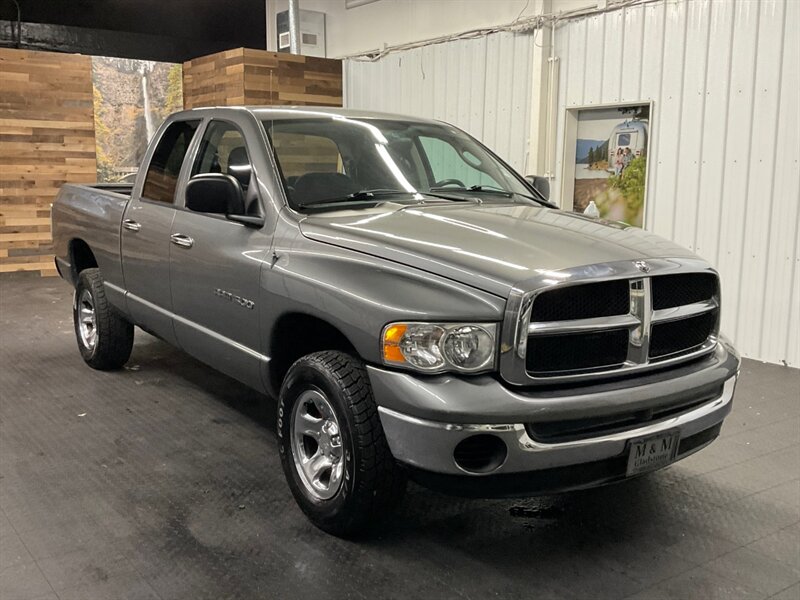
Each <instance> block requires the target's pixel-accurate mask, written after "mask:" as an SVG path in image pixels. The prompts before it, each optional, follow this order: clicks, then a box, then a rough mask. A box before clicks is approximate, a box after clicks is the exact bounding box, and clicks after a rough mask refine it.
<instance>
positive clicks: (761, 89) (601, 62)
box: [345, 0, 800, 366]
mask: <svg viewBox="0 0 800 600" xmlns="http://www.w3.org/2000/svg"><path fill="white" fill-rule="evenodd" d="M798 23H800V2H797V1H795V0H760V1H759V0H738V1H736V2H734V1H727V0H724V1H723V0H719V1H712V0H691V1H686V0H669V1H665V2H660V3H651V4H646V5H641V6H636V7H632V8H628V9H625V10H620V11H615V12H610V13H607V14H605V15H598V16H593V17H589V18H584V19H580V20H576V21H572V22H569V23H566V24H563V25H562V26H560V27H559V28H558V30H557V32H556V54H557V56H558V57H559V59H560V77H559V103H558V104H559V109H558V122H559V127H558V134H557V136H556V137H557V140H558V142H557V149H556V157H557V164H556V169H555V171H556V173H557V174H560V173H561V171H562V168H563V164H562V161H563V157H564V148H563V139H564V123H565V115H566V111H567V110H568V109H570V108H575V107H579V106H593V105H599V104H610V103H618V102H639V101H650V100H652V101H653V113H652V115H651V123H652V128H651V133H652V137H651V142H650V174H649V180H648V194H647V215H646V224H647V228H648V229H650V230H651V231H654V232H656V233H659V234H661V235H663V236H665V237H668V238H671V239H674V240H676V241H678V242H679V243H681V244H683V245H684V246H687V247H689V248H692V249H693V250H694V251H695V252H697V253H698V254H700V255H701V256H703V257H704V258H706V259H707V260H709V261H710V262H711V263H712V264H714V265H715V266H716V267H717V268H718V269H719V271H720V273H721V275H722V281H723V294H724V299H723V329H724V330H725V332H726V333H727V334H728V335H730V336H731V337H733V339H734V340H735V341H736V343H737V346H738V347H739V349H740V350H741V351H742V352H743V353H744V355H745V356H749V357H753V358H759V359H762V360H766V361H770V362H777V363H781V362H783V363H787V364H789V365H792V366H800V258H799V257H798V250H799V249H800V239H799V238H800V165H798V157H799V156H800V121H798V106H800V97H798V93H799V92H800V76H799V74H798V72H799V70H800V28H799V27H798V26H797V25H798ZM533 43H534V38H533V36H531V35H513V34H495V35H491V36H488V37H486V38H482V39H476V40H467V41H458V42H450V43H447V44H441V45H437V46H429V47H426V48H422V49H416V50H410V51H407V52H402V53H398V54H392V55H389V56H387V57H386V58H384V59H382V60H380V61H378V62H376V63H364V62H355V61H347V62H346V64H345V106H350V107H357V108H368V109H373V110H386V111H393V112H400V113H406V114H413V115H421V116H426V117H434V118H440V119H443V120H445V121H449V122H451V123H454V124H456V125H458V126H460V127H462V128H464V129H466V130H467V131H469V132H470V133H472V134H473V135H475V136H476V137H478V138H480V139H482V140H483V141H484V142H485V143H487V145H488V146H489V147H491V148H493V149H495V150H496V151H497V152H498V153H499V154H500V155H501V156H503V157H504V158H506V159H508V160H509V162H510V163H511V164H513V165H514V166H515V167H517V168H518V169H522V168H523V166H524V164H525V158H526V156H525V155H526V152H527V145H528V139H527V138H528V133H529V112H530V102H531V86H532V81H531V67H532V65H531V58H532V55H533ZM561 183H562V182H561V181H560V180H559V179H557V180H556V181H554V182H553V185H552V189H553V197H554V200H556V201H558V200H559V199H560V193H561V189H560V188H561Z"/></svg>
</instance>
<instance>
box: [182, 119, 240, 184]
mask: <svg viewBox="0 0 800 600" xmlns="http://www.w3.org/2000/svg"><path fill="white" fill-rule="evenodd" d="M200 173H223V174H225V175H230V176H232V177H233V178H234V179H235V180H236V181H238V182H239V185H241V186H242V191H243V192H244V193H245V195H247V189H248V188H249V187H250V176H251V174H252V168H251V166H250V156H249V154H248V153H247V147H246V146H245V143H244V136H243V135H242V132H241V131H239V129H238V128H237V127H236V126H235V125H233V124H232V123H228V122H226V121H212V122H211V123H209V125H208V127H207V128H206V131H205V133H204V134H203V139H202V141H201V142H200V152H199V153H198V154H197V160H196V161H195V163H194V167H193V168H192V176H194V175H198V174H200Z"/></svg>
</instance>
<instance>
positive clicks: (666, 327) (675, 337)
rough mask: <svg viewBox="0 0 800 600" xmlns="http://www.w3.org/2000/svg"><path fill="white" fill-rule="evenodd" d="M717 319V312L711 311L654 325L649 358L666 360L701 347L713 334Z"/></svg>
mask: <svg viewBox="0 0 800 600" xmlns="http://www.w3.org/2000/svg"><path fill="white" fill-rule="evenodd" d="M718 318H719V311H718V310H713V311H710V312H707V313H704V314H701V315H695V316H693V317H689V318H686V319H678V320H675V321H664V322H662V323H654V324H653V329H652V333H651V334H650V358H652V359H658V358H666V357H668V356H671V355H673V354H678V353H683V352H689V351H691V350H693V349H696V348H698V347H700V346H702V345H703V342H705V341H706V340H707V339H708V337H709V336H710V335H711V334H712V333H714V329H715V328H716V326H717V319H718Z"/></svg>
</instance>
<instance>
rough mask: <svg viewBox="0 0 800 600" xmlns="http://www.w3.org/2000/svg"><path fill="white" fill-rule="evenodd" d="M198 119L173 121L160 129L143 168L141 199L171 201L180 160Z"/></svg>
mask: <svg viewBox="0 0 800 600" xmlns="http://www.w3.org/2000/svg"><path fill="white" fill-rule="evenodd" d="M199 124H200V121H199V120H194V121H175V122H174V123H172V124H171V125H170V126H169V127H167V129H166V130H165V131H164V134H163V135H162V136H161V139H160V140H159V141H158V145H157V146H156V149H155V151H154V152H153V157H152V158H151V159H150V164H149V165H148V167H147V173H146V174H145V179H144V185H143V186H142V199H143V200H150V201H151V202H162V203H164V204H172V203H173V202H174V201H175V189H176V188H177V187H178V176H179V175H180V172H181V166H182V165H183V159H184V158H185V157H186V152H187V151H188V150H189V144H190V143H191V141H192V138H193V137H194V134H195V132H196V131H197V127H198V125H199Z"/></svg>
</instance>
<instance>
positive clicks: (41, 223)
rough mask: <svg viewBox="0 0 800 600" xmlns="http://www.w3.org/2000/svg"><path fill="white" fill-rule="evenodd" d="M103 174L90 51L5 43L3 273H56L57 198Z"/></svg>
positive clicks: (0, 175) (0, 178)
mask: <svg viewBox="0 0 800 600" xmlns="http://www.w3.org/2000/svg"><path fill="white" fill-rule="evenodd" d="M96 176H97V167H96V163H95V140H94V111H93V107H92V62H91V58H90V57H88V56H79V55H75V54H58V53H53V52H35V51H28V50H16V49H11V48H0V273H6V272H11V271H34V272H39V273H41V274H43V275H54V274H55V273H56V271H55V267H54V265H53V255H52V245H51V231H50V205H51V204H52V202H53V200H54V199H55V196H56V194H57V193H58V189H59V187H60V186H61V185H62V184H64V183H67V182H70V183H86V182H89V183H91V182H94V181H96Z"/></svg>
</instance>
